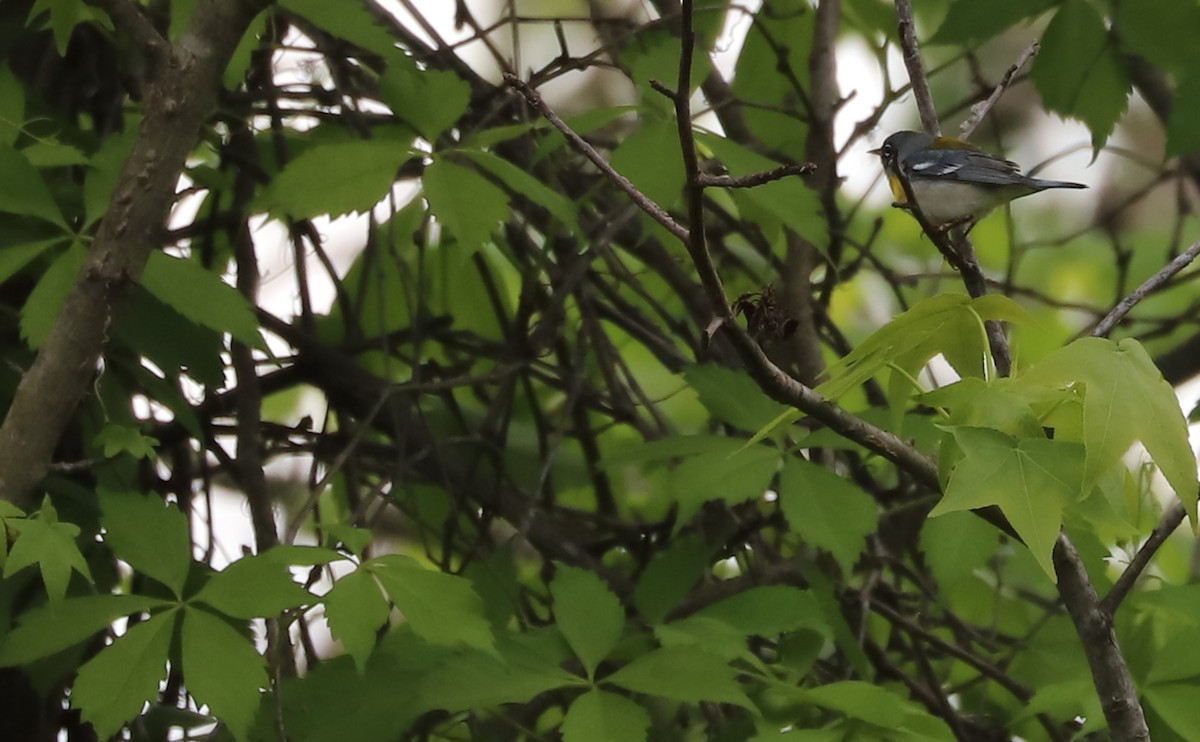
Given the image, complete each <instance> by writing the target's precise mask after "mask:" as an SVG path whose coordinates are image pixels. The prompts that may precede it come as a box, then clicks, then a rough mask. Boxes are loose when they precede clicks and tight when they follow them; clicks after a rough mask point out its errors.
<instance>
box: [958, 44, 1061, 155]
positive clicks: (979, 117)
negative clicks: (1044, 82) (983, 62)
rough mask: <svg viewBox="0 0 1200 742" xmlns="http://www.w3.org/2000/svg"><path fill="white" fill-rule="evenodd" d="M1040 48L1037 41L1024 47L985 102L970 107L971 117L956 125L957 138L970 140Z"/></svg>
mask: <svg viewBox="0 0 1200 742" xmlns="http://www.w3.org/2000/svg"><path fill="white" fill-rule="evenodd" d="M1041 48H1042V45H1041V42H1039V41H1034V42H1033V43H1032V44H1030V45H1029V46H1027V47H1025V51H1023V52H1021V56H1019V57H1017V61H1016V62H1014V63H1013V66H1012V67H1009V68H1008V72H1005V73H1004V77H1002V78H1000V82H999V83H998V84H997V85H996V89H995V90H993V91H992V94H991V95H989V96H988V97H987V100H985V101H980V102H979V103H976V104H975V105H973V106H971V115H970V116H968V117H967V120H966V121H963V122H962V123H961V124H959V125H958V136H959V138H960V139H970V138H971V134H973V133H974V132H975V128H976V127H978V126H979V122H981V121H983V117H984V116H987V115H988V112H989V111H991V110H992V107H993V106H995V105H996V102H997V101H999V100H1000V96H1002V95H1004V91H1005V90H1008V87H1009V86H1010V85H1012V83H1013V80H1015V79H1016V77H1017V73H1018V72H1020V71H1021V68H1022V67H1024V66H1025V65H1026V64H1028V63H1029V60H1031V59H1033V58H1034V56H1036V55H1037V53H1038V51H1040V50H1041Z"/></svg>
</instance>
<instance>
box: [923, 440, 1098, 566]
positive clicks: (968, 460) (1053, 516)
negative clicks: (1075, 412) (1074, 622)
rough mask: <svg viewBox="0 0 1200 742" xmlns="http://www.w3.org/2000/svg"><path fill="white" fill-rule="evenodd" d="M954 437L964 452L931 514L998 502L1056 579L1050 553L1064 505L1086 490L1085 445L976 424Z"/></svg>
mask: <svg viewBox="0 0 1200 742" xmlns="http://www.w3.org/2000/svg"><path fill="white" fill-rule="evenodd" d="M954 439H955V440H956V441H957V442H958V445H959V447H960V448H962V451H963V458H962V459H961V460H960V461H959V462H958V464H957V465H956V466H955V467H954V472H953V473H952V474H951V475H950V481H949V483H948V484H947V485H946V495H945V497H943V498H942V501H941V502H939V503H938V505H937V507H935V508H934V509H933V512H931V513H930V514H929V515H930V517H933V516H937V515H941V514H943V513H952V512H955V511H958V510H974V509H976V508H983V507H988V506H989V505H995V506H997V507H999V508H1000V510H1001V511H1002V512H1003V513H1004V516H1005V517H1006V518H1008V522H1009V523H1011V524H1012V527H1013V529H1014V530H1016V532H1017V535H1018V536H1020V537H1021V540H1022V541H1024V542H1025V545H1026V546H1027V547H1029V550H1030V551H1031V552H1033V557H1034V559H1036V560H1037V563H1038V564H1039V565H1041V567H1042V569H1044V570H1045V571H1046V574H1047V575H1049V576H1050V579H1052V580H1053V579H1055V575H1054V564H1053V561H1052V559H1051V555H1052V553H1053V551H1054V542H1055V541H1056V540H1057V539H1058V532H1059V530H1061V529H1062V520H1063V508H1065V507H1066V505H1067V503H1068V502H1071V501H1072V500H1074V499H1076V498H1078V497H1079V496H1080V494H1081V493H1082V492H1083V482H1084V477H1083V472H1084V447H1083V446H1081V445H1080V444H1078V443H1071V442H1069V441H1052V440H1046V439H1044V438H1014V437H1012V436H1010V435H1005V434H1004V433H1001V432H999V431H997V430H990V429H988V428H972V427H960V428H955V429H954Z"/></svg>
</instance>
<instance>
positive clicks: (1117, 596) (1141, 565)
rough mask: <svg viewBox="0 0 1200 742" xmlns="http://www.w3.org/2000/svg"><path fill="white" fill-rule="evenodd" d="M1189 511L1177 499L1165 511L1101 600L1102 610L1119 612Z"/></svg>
mask: <svg viewBox="0 0 1200 742" xmlns="http://www.w3.org/2000/svg"><path fill="white" fill-rule="evenodd" d="M1186 516H1187V513H1186V512H1185V511H1184V509H1183V503H1182V502H1180V501H1179V500H1176V501H1175V503H1174V504H1173V505H1171V507H1170V508H1169V509H1168V510H1167V512H1165V513H1163V516H1162V518H1161V519H1160V520H1159V521H1158V525H1156V526H1154V530H1153V531H1151V532H1150V537H1149V538H1148V539H1146V543H1144V544H1142V548H1140V549H1138V552H1137V554H1134V555H1133V559H1132V560H1130V562H1129V564H1128V566H1126V567H1125V571H1124V572H1122V573H1121V576H1120V577H1118V578H1117V581H1116V582H1114V583H1113V586H1112V589H1111V590H1109V591H1108V595H1105V596H1104V599H1103V600H1101V601H1100V610H1102V611H1104V612H1105V613H1106V614H1108V615H1109V616H1114V615H1116V613H1117V608H1119V607H1121V601H1123V600H1125V596H1126V595H1128V594H1129V591H1130V590H1132V589H1133V586H1134V585H1135V584H1137V580H1138V578H1139V577H1141V575H1142V572H1145V571H1146V568H1147V567H1149V566H1150V560H1151V559H1153V558H1154V555H1155V554H1156V553H1157V552H1158V550H1159V548H1160V547H1161V546H1162V545H1163V544H1165V543H1166V542H1167V539H1168V538H1169V537H1170V536H1171V534H1172V533H1174V532H1175V529H1176V528H1178V527H1179V524H1180V523H1182V522H1183V519H1184V518H1185V517H1186Z"/></svg>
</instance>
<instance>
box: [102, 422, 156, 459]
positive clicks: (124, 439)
mask: <svg viewBox="0 0 1200 742" xmlns="http://www.w3.org/2000/svg"><path fill="white" fill-rule="evenodd" d="M92 444H93V445H96V446H99V447H100V449H101V450H102V451H103V452H104V458H106V459H111V458H115V457H117V456H120V455H121V454H123V453H127V454H129V455H130V456H133V457H134V458H135V459H149V458H153V457H154V448H155V446H157V445H158V440H157V439H155V438H151V437H150V436H148V435H142V432H141V431H140V430H138V429H137V428H133V427H126V426H124V425H117V424H116V423H107V424H106V425H105V426H104V427H103V428H101V429H100V432H99V433H96V435H95V437H94V438H92Z"/></svg>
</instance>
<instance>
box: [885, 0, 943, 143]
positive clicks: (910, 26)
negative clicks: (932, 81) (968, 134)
mask: <svg viewBox="0 0 1200 742" xmlns="http://www.w3.org/2000/svg"><path fill="white" fill-rule="evenodd" d="M896 21H897V26H898V27H899V29H900V48H901V49H902V50H903V52H904V66H905V67H906V68H907V69H908V79H909V81H910V82H911V83H912V88H913V97H914V98H915V99H916V101H917V112H918V113H920V114H921V126H922V127H924V128H925V131H926V132H927V133H929V134H933V135H934V136H937V135H939V134H941V133H942V129H941V126H940V124H938V115H937V108H936V107H935V106H934V105H933V94H932V93H930V92H929V78H928V77H926V76H925V67H924V65H923V64H922V62H921V47H920V45H919V44H918V43H917V30H916V23H915V22H914V21H913V9H912V0H896Z"/></svg>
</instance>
